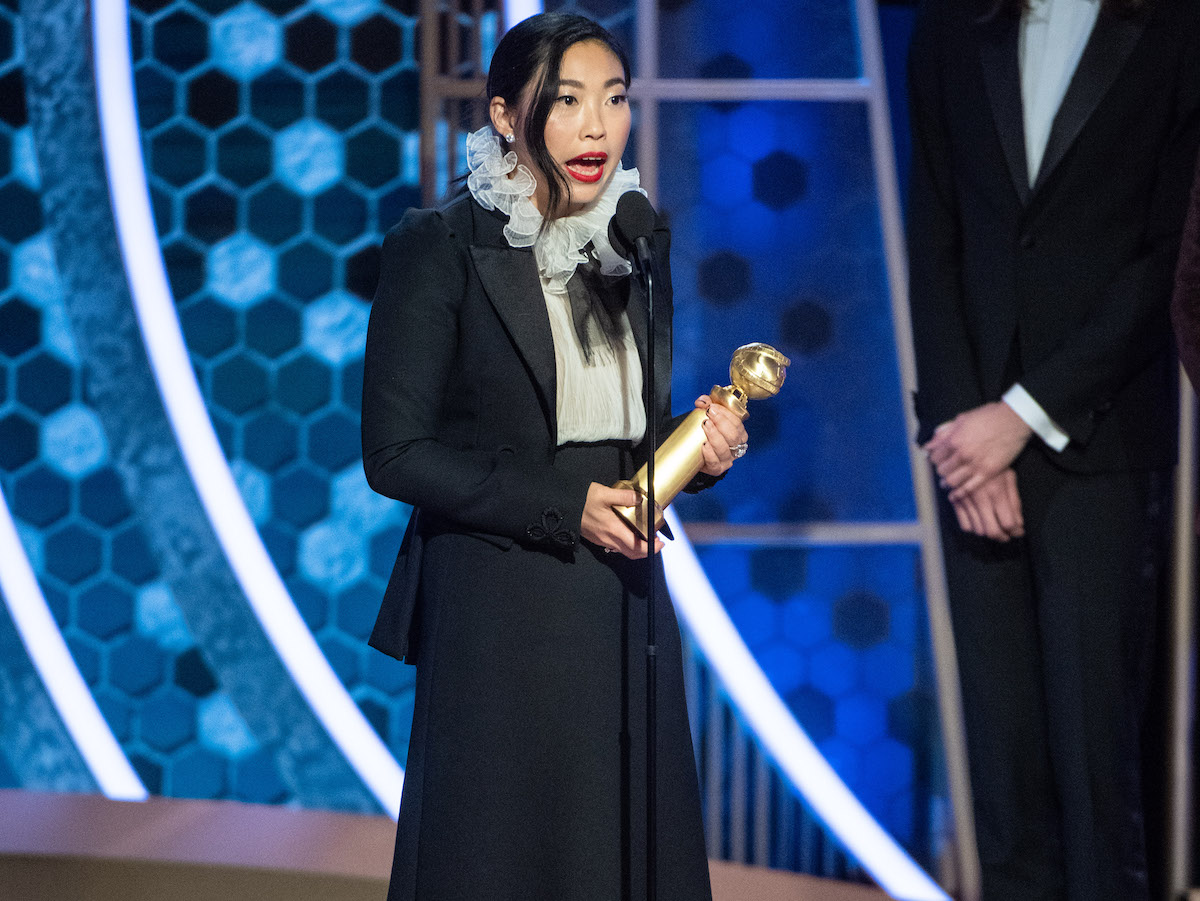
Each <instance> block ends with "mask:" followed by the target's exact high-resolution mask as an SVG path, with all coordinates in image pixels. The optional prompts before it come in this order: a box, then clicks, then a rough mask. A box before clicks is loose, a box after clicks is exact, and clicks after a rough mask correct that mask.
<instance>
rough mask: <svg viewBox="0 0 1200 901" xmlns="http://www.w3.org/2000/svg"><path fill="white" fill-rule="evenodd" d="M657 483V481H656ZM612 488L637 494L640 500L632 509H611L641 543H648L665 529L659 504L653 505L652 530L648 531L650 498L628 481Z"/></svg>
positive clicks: (664, 520) (623, 481) (664, 521)
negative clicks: (653, 518) (651, 537)
mask: <svg viewBox="0 0 1200 901" xmlns="http://www.w3.org/2000/svg"><path fill="white" fill-rule="evenodd" d="M656 481H657V480H656ZM612 487H613V488H621V489H631V490H633V491H636V492H637V493H638V496H639V497H640V498H641V499H642V501H641V503H640V504H638V505H637V506H634V507H613V511H614V512H615V513H616V514H617V516H619V517H621V519H622V520H624V522H625V524H626V525H627V526H629V528H631V529H633V531H634V532H635V533H636V534H637V535H638V537H640V538H641V539H642V540H643V541H649V540H650V539H649V536H650V535H653V534H655V533H657V532H660V531H662V530H663V529H665V528H666V524H667V523H666V519H665V518H664V516H663V508H662V505H661V504H657V503H656V504H655V505H654V506H655V507H656V508H657V509H656V511H655V512H656V513H657V514H658V515H657V516H656V517H655V521H654V529H653V530H651V529H648V528H647V524H648V523H649V522H650V498H648V497H646V496H645V495H644V494H643V493H642V491H641V489H640V488H639V487H638V486H637V485H636V484H635V483H634V482H632V481H630V480H629V479H622V480H621V481H619V482H617V483H615V484H614V485H613V486H612Z"/></svg>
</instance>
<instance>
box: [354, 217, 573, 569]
mask: <svg viewBox="0 0 1200 901" xmlns="http://www.w3.org/2000/svg"><path fill="white" fill-rule="evenodd" d="M468 267H469V263H468V261H467V256H466V252H465V249H464V248H463V247H462V245H461V242H460V241H457V240H455V239H454V236H453V235H452V233H451V231H450V229H449V227H448V225H447V224H446V221H445V220H444V219H443V218H442V216H441V215H440V214H438V213H437V212H434V211H429V210H410V211H409V212H408V213H406V214H405V216H404V219H403V220H402V221H401V222H400V224H399V225H398V226H396V228H394V229H393V230H392V231H390V232H389V233H388V235H387V237H386V238H385V239H384V245H383V253H382V261H381V266H380V278H379V287H378V290H377V291H376V295H375V300H374V303H373V304H372V307H371V318H370V324H369V326H368V330H367V346H366V353H365V356H364V363H363V404H362V409H363V413H362V445H363V468H364V469H365V471H366V476H367V482H368V483H369V484H370V486H371V487H372V488H373V489H374V490H375V491H377V492H379V493H380V494H383V495H386V496H387V497H391V498H395V499H397V500H401V501H404V502H406V503H409V504H412V505H413V506H417V507H420V508H421V509H422V510H423V511H425V512H426V513H432V514H434V515H435V516H437V517H439V518H443V519H446V520H449V521H451V522H454V523H457V524H458V525H461V526H462V527H464V528H466V529H469V530H472V531H479V532H485V533H489V534H493V535H501V536H505V537H508V538H512V539H515V540H519V541H523V542H526V543H529V542H532V543H534V544H545V545H553V546H558V547H570V546H573V545H574V544H575V543H576V541H577V540H578V537H579V524H580V520H581V518H582V516H583V506H584V501H585V499H586V497H587V490H588V486H589V484H590V483H589V482H588V481H587V480H585V479H581V478H577V477H570V476H567V475H566V474H564V473H562V472H559V471H557V470H555V469H554V468H553V467H552V466H550V465H549V463H547V462H546V461H544V460H537V461H534V460H530V459H527V458H523V457H521V456H519V455H518V454H517V453H516V452H515V451H513V450H510V449H506V448H500V449H483V448H480V449H460V448H455V447H451V446H449V445H447V444H445V443H443V442H441V441H439V440H438V435H439V431H440V430H439V426H440V423H441V417H442V409H443V402H444V398H445V397H446V393H447V391H448V389H449V386H450V384H451V377H452V375H453V372H454V366H455V361H456V357H457V349H458V331H459V329H458V326H459V323H458V317H459V311H460V307H461V302H462V298H463V296H464V292H465V291H466V288H467V278H468Z"/></svg>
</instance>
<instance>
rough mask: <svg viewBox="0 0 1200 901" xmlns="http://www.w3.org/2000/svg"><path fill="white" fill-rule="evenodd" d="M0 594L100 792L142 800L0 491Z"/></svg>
mask: <svg viewBox="0 0 1200 901" xmlns="http://www.w3.org/2000/svg"><path fill="white" fill-rule="evenodd" d="M0 593H3V595H4V602H5V604H7V606H8V612H9V614H10V615H11V616H12V620H13V624H14V625H15V626H16V627H17V634H18V635H20V636H21V642H22V643H23V644H24V645H25V650H26V652H27V653H28V654H29V659H30V660H31V661H32V662H33V666H34V669H36V670H37V671H38V675H39V676H41V679H42V684H43V685H45V686H46V691H47V693H48V694H49V695H50V700H51V701H52V702H53V703H54V709H55V710H57V711H58V715H59V717H61V718H62V721H63V725H64V726H66V727H67V732H68V733H69V734H70V736H71V738H72V740H73V741H74V742H75V747H76V748H78V749H79V753H80V754H81V755H82V756H83V762H84V763H86V764H87V768H88V769H89V770H90V771H91V773H92V776H93V778H95V780H96V784H97V785H99V786H100V791H102V792H104V794H106V795H108V797H110V798H115V799H116V800H118V801H144V800H146V798H147V792H146V787H145V786H144V785H142V780H141V779H139V778H138V775H137V773H136V772H134V770H133V767H132V766H130V765H129V760H128V758H127V757H126V756H125V752H124V751H122V750H121V745H120V744H119V743H118V742H117V739H116V737H115V736H114V735H113V733H112V730H111V729H109V727H108V723H107V722H105V720H104V717H103V716H102V715H101V713H100V708H98V707H97V706H96V701H95V699H94V698H93V697H92V693H91V691H89V690H88V687H87V683H86V682H84V680H83V676H82V675H81V674H80V672H79V667H77V666H76V665H75V658H74V657H72V656H71V652H70V651H69V650H68V649H67V643H66V642H65V641H63V637H62V632H60V631H59V629H58V624H57V623H55V622H54V616H53V615H52V614H51V613H50V608H49V607H48V606H47V605H46V598H45V596H44V595H43V594H42V589H41V586H39V585H38V581H37V577H36V576H35V575H34V574H33V567H32V566H30V564H29V557H28V556H26V554H25V548H24V546H23V545H22V544H21V539H20V536H18V535H17V526H16V523H14V522H13V518H12V514H11V513H10V512H9V509H8V502H7V501H6V500H5V499H4V490H3V488H0Z"/></svg>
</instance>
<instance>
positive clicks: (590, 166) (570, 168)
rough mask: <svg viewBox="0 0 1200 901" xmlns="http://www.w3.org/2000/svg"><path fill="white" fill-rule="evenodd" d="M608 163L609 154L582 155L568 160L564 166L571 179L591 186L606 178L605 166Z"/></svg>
mask: <svg viewBox="0 0 1200 901" xmlns="http://www.w3.org/2000/svg"><path fill="white" fill-rule="evenodd" d="M607 162H608V154H607V153H603V152H600V153H582V154H580V155H579V156H577V157H575V158H574V159H570V160H567V161H566V163H564V164H563V165H564V166H565V167H566V170H567V174H568V175H569V176H571V178H573V179H575V180H576V181H581V182H583V183H584V184H589V185H590V184H595V183H596V182H598V181H599V180H600V179H601V178H602V177H603V176H604V164H605V163H607Z"/></svg>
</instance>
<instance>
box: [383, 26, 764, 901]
mask: <svg viewBox="0 0 1200 901" xmlns="http://www.w3.org/2000/svg"><path fill="white" fill-rule="evenodd" d="M628 83H629V66H628V63H627V62H626V59H625V57H624V55H623V53H622V51H621V50H620V49H619V48H618V46H617V45H616V43H615V42H614V40H613V38H612V37H611V36H610V35H609V34H608V33H607V32H606V31H605V30H604V29H602V28H600V27H599V26H598V25H596V24H594V23H593V22H590V21H588V20H587V19H583V18H580V17H576V16H565V15H541V16H535V17H534V18H532V19H529V20H527V21H525V22H523V23H522V24H520V25H518V26H516V27H515V28H514V29H512V30H511V31H510V32H508V34H507V35H506V36H505V37H504V39H503V40H502V41H501V43H500V45H499V47H497V49H496V52H495V54H494V56H493V59H492V66H491V72H490V74H489V79H488V97H489V98H490V110H489V111H490V117H491V122H492V126H493V128H494V131H493V130H492V129H490V128H485V129H483V130H481V131H480V132H477V133H476V134H475V135H473V136H472V137H471V139H470V141H469V142H468V164H469V166H470V168H471V175H470V177H469V178H468V191H466V192H464V193H463V194H461V195H460V196H458V197H457V198H456V199H454V200H452V201H451V202H450V203H449V204H448V205H446V206H445V207H444V208H443V209H441V210H438V211H428V210H422V211H409V212H408V213H407V214H406V215H405V217H404V219H403V221H402V222H401V223H400V225H399V226H397V227H396V228H395V229H393V230H392V231H391V232H390V233H389V234H388V236H387V238H386V240H385V242H384V251H383V264H382V273H381V276H380V284H379V290H378V293H377V296H376V299H375V303H374V306H373V308H372V311H371V324H370V331H369V334H368V338H367V350H366V371H365V375H364V389H363V457H364V465H365V468H366V471H367V477H368V480H369V481H370V483H371V485H372V487H373V488H374V489H375V490H376V491H379V492H380V493H382V494H385V495H387V496H389V497H393V498H398V499H400V500H403V501H406V502H408V503H411V504H413V506H414V508H415V509H414V513H413V518H412V521H411V522H410V525H409V530H408V534H407V535H406V536H405V541H404V546H403V547H402V549H401V552H400V556H399V559H398V561H397V564H396V569H395V572H394V574H393V577H392V580H391V582H390V584H389V586H388V590H387V594H386V595H385V597H384V602H383V607H382V610H381V612H380V616H379V620H378V622H377V623H376V627H375V631H374V633H373V634H372V639H371V641H372V644H373V645H374V646H375V647H377V648H379V649H381V650H383V651H385V652H386V653H389V654H392V655H393V656H397V657H406V658H407V659H408V660H409V661H410V662H416V665H417V685H416V697H415V702H414V714H413V728H412V738H411V742H410V746H409V756H408V767H407V773H406V781H405V790H404V800H403V803H402V805H401V810H400V818H399V825H398V830H397V842H396V857H395V862H394V865H393V870H392V882H391V888H390V893H389V898H390V899H391V901H411V899H421V901H425V899H438V901H444V899H465V901H481V899H487V901H503V899H513V901H537V899H546V901H574V899H578V901H596V899H620V898H636V897H640V896H642V895H643V891H644V889H643V887H644V886H645V884H646V874H645V831H644V824H645V819H646V816H645V809H644V801H643V799H644V797H645V779H644V775H645V760H644V749H645V732H644V717H645V713H644V700H645V666H644V656H645V648H644V636H645V625H646V620H645V616H646V612H645V600H644V599H645V596H646V585H647V582H648V577H649V573H650V564H649V562H648V561H647V559H646V558H647V551H648V548H647V546H646V543H645V542H644V541H641V540H639V539H636V538H635V536H634V534H633V533H632V532H631V531H630V530H629V529H628V528H627V527H626V526H625V524H624V523H623V522H622V521H621V520H620V519H618V518H617V516H616V515H615V514H614V513H613V510H612V508H613V506H614V505H632V504H635V503H636V497H635V496H634V494H633V492H630V491H618V490H615V489H612V488H609V487H607V486H608V485H611V484H613V483H614V482H616V481H617V480H618V479H621V478H625V477H628V476H629V475H631V474H632V473H633V472H634V471H635V470H636V467H637V466H638V465H639V464H640V462H641V461H642V460H643V459H644V458H645V456H646V454H647V453H648V448H646V447H645V446H644V442H643V435H644V433H645V413H644V406H643V402H642V399H641V395H642V387H641V372H642V361H641V357H642V355H643V354H644V353H645V340H644V327H643V324H644V317H645V310H646V299H645V297H644V295H643V293H642V291H641V288H640V287H639V286H638V285H637V284H635V283H634V281H633V280H632V279H630V278H627V277H624V276H625V274H627V273H628V272H629V265H628V263H626V262H625V261H623V260H622V259H621V258H620V257H619V256H617V255H616V253H615V252H614V251H613V250H612V248H611V246H610V245H609V243H608V239H607V229H608V222H609V219H610V218H611V216H612V212H613V210H614V208H615V206H616V201H617V198H618V197H619V196H620V195H621V194H622V193H624V192H625V191H628V190H639V189H638V187H637V172H636V171H635V170H629V171H626V170H624V169H622V168H621V164H620V160H621V155H622V153H623V152H624V150H625V143H626V140H627V138H628V135H629V128H630V112H629V107H628V104H627V101H626V96H625V95H626V89H627V86H628ZM501 141H503V144H502V143H501ZM653 243H654V248H655V255H656V258H657V260H658V264H659V266H660V272H659V273H658V278H657V279H656V290H657V294H656V302H655V307H656V316H658V317H659V320H658V321H656V330H657V333H658V336H659V343H658V348H657V350H656V363H657V366H658V367H659V368H658V372H659V373H660V376H659V383H658V385H659V389H658V392H657V394H658V396H657V397H656V398H655V399H654V405H653V411H654V412H653V415H655V416H657V417H659V419H660V420H661V425H660V433H661V434H662V435H663V436H664V437H665V436H666V435H667V434H669V430H670V428H671V425H672V423H671V422H669V421H667V416H668V411H669V401H670V397H669V384H670V334H671V333H670V323H671V291H670V279H669V272H668V270H667V253H668V250H669V236H668V234H667V232H666V230H665V229H662V228H660V229H657V230H656V232H655V234H654V236H653ZM696 405H697V406H698V407H702V408H705V407H706V408H709V423H708V444H707V446H706V448H705V452H704V461H705V462H704V473H705V475H703V476H701V477H698V481H697V483H696V484H694V485H693V486H690V487H692V488H700V487H703V485H704V484H706V483H711V482H712V481H713V480H714V477H719V476H720V475H721V474H722V473H724V471H725V470H726V469H727V468H728V467H729V465H730V463H731V461H732V459H733V455H734V453H735V449H736V452H737V453H738V455H739V456H740V454H741V452H743V451H744V444H745V441H746V436H745V431H744V429H743V428H742V424H741V422H740V421H738V420H737V419H736V418H735V417H733V416H732V415H731V414H729V413H728V411H727V410H725V409H724V408H720V407H716V406H713V405H711V404H710V401H709V399H708V398H707V397H702V398H700V399H698V400H697V401H696ZM739 445H742V447H738V446H739ZM656 541H657V539H656ZM660 546H661V543H660ZM654 577H655V578H656V579H658V580H659V582H658V584H659V588H658V591H657V597H658V599H659V601H658V606H657V616H658V622H659V623H660V633H659V634H660V636H665V637H663V638H661V640H660V642H659V646H658V661H659V662H658V730H659V736H658V749H659V751H658V774H659V775H658V780H657V793H658V843H657V846H656V847H657V856H658V872H657V877H658V886H659V892H658V895H659V898H661V899H663V901H669V899H678V901H697V899H707V898H709V897H710V894H711V893H710V889H709V883H708V870H707V861H706V858H705V851H704V845H703V836H702V827H701V821H700V806H699V796H698V790H697V783H696V771H695V762H694V758H693V752H692V745H691V739H690V734H689V730H688V722H687V711H686V708H685V705H684V696H683V682H682V666H681V652H680V644H679V633H678V629H677V628H676V627H675V621H674V618H673V612H672V610H671V606H670V602H669V600H668V595H667V591H666V587H665V584H664V583H663V579H662V570H661V564H660V563H659V561H658V558H655V560H654Z"/></svg>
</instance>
